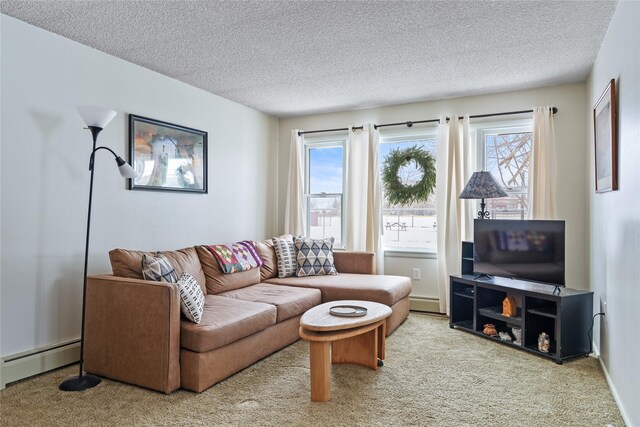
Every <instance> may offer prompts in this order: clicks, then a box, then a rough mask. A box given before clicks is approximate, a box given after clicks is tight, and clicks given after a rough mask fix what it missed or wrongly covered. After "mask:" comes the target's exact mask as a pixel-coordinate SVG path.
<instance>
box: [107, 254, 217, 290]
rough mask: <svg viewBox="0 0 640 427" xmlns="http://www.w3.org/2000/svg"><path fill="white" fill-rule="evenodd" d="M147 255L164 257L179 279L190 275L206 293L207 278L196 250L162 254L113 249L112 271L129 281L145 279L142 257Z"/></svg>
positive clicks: (110, 255)
mask: <svg viewBox="0 0 640 427" xmlns="http://www.w3.org/2000/svg"><path fill="white" fill-rule="evenodd" d="M143 254H147V255H151V256H154V255H156V254H160V255H164V256H165V257H166V258H167V259H168V260H169V262H170V263H171V265H172V266H173V268H175V270H176V274H177V275H178V277H180V276H182V274H183V273H189V274H190V275H192V276H193V278H194V279H196V280H197V281H198V284H199V285H200V288H201V289H202V292H204V293H206V292H207V288H206V287H205V276H204V272H203V271H202V267H201V266H200V260H199V259H198V254H197V253H196V249H195V248H184V249H178V250H177V251H161V252H157V253H156V252H145V251H131V250H127V249H113V250H112V251H109V260H111V270H112V271H113V275H114V276H118V277H127V278H129V279H144V277H143V276H142V267H141V266H142V255H143Z"/></svg>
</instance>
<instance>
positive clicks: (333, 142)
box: [304, 135, 347, 249]
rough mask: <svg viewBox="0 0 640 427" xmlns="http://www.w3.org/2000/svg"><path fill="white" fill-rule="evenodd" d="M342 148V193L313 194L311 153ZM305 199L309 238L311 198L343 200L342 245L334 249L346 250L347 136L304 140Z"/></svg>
mask: <svg viewBox="0 0 640 427" xmlns="http://www.w3.org/2000/svg"><path fill="white" fill-rule="evenodd" d="M333 147H342V193H325V192H321V193H311V182H310V179H311V168H310V161H311V156H310V155H309V152H310V150H311V149H314V148H333ZM304 168H305V171H304V197H305V210H306V212H305V216H306V223H307V224H306V227H307V229H306V230H305V233H306V235H307V236H310V235H311V206H310V204H311V198H312V197H336V196H339V197H340V200H341V209H340V224H341V230H340V233H341V236H340V244H339V245H334V249H344V248H345V247H346V242H345V216H344V214H345V202H346V186H347V182H346V181H347V136H346V135H341V136H336V135H334V136H316V137H310V138H305V140H304Z"/></svg>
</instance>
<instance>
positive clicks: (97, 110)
mask: <svg viewBox="0 0 640 427" xmlns="http://www.w3.org/2000/svg"><path fill="white" fill-rule="evenodd" d="M78 110H79V111H80V114H81V115H82V116H83V118H84V119H85V122H87V128H88V129H89V130H90V131H91V136H92V138H93V147H92V150H91V157H90V158H89V170H90V171H91V177H90V179H89V207H88V209H87V235H86V240H85V246H84V274H83V277H82V326H81V332H80V370H79V372H78V376H77V377H73V378H69V379H67V380H65V381H63V382H62V383H61V384H60V386H59V389H60V390H63V391H84V390H86V389H89V388H92V387H95V386H97V385H98V384H100V381H101V380H100V378H99V377H97V376H95V375H90V374H87V375H84V369H83V368H84V325H85V312H86V305H87V274H88V265H89V235H90V231H91V204H92V201H93V176H94V172H95V167H94V166H95V154H96V152H97V151H98V150H101V149H105V150H108V151H110V152H111V154H113V156H114V157H115V160H116V163H117V165H118V168H119V169H120V175H122V177H124V178H133V177H134V176H135V172H134V170H133V168H132V167H131V166H130V165H129V164H128V163H127V162H125V161H124V160H122V158H120V157H119V156H118V155H117V154H116V153H114V152H113V150H111V149H110V148H107V147H104V146H103V147H96V143H97V141H98V134H99V133H100V132H101V131H102V129H104V126H106V125H107V124H108V123H109V122H110V121H111V119H113V117H115V114H116V113H115V111H111V110H107V109H103V108H101V107H80V108H78ZM87 111H88V113H87ZM83 112H84V113H85V114H83ZM85 115H87V116H86V117H85ZM92 115H93V116H92ZM91 120H97V121H100V122H101V123H104V125H103V126H95V125H93V124H89V121H91Z"/></svg>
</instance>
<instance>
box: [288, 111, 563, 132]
mask: <svg viewBox="0 0 640 427" xmlns="http://www.w3.org/2000/svg"><path fill="white" fill-rule="evenodd" d="M551 112H552V113H553V114H556V113H557V112H558V108H556V107H552V108H551ZM525 113H533V109H531V110H520V111H507V112H504V113H490V114H475V115H473V116H469V118H470V119H480V118H483V117H494V116H509V115H512V114H525ZM458 119H460V120H462V119H464V117H458ZM448 120H449V117H447V121H448ZM439 121H440V119H430V120H418V121H415V122H411V121H408V122H398V123H384V124H381V125H373V128H374V129H378V128H384V127H387V126H406V127H409V128H410V127H411V126H413V125H417V124H420V123H437V122H439ZM362 129H363V126H353V127H351V130H352V131H353V132H355V131H356V130H362ZM348 130H349V128H338V129H322V130H308V131H304V132H303V131H298V136H300V135H305V134H308V133H320V132H339V131H348Z"/></svg>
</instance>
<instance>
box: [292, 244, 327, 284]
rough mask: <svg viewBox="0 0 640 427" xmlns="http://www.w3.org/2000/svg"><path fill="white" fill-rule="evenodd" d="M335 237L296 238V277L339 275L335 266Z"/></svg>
mask: <svg viewBox="0 0 640 427" xmlns="http://www.w3.org/2000/svg"><path fill="white" fill-rule="evenodd" d="M333 240H334V239H333V237H329V238H326V239H311V238H309V237H296V238H295V241H294V245H295V247H296V267H297V268H296V276H298V277H302V276H324V275H327V274H338V272H337V271H336V267H335V266H334V265H333Z"/></svg>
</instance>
